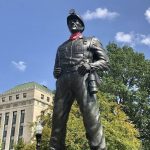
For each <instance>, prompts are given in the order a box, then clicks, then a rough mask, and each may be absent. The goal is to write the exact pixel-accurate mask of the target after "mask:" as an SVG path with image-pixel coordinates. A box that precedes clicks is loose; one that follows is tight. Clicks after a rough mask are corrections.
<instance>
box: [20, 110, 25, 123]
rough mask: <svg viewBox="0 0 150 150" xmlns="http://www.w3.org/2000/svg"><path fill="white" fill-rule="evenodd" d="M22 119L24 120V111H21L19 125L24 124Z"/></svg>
mask: <svg viewBox="0 0 150 150" xmlns="http://www.w3.org/2000/svg"><path fill="white" fill-rule="evenodd" d="M24 118H25V110H21V118H20V124H21V123H24Z"/></svg>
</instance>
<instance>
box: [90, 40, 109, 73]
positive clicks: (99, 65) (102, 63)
mask: <svg viewBox="0 0 150 150" xmlns="http://www.w3.org/2000/svg"><path fill="white" fill-rule="evenodd" d="M90 50H91V52H92V54H93V62H92V63H90V66H91V68H92V69H99V70H102V71H106V70H108V69H109V58H108V55H107V51H106V50H105V49H104V48H103V46H102V44H101V42H100V41H99V40H98V39H97V38H95V37H93V38H92V40H91V44H90Z"/></svg>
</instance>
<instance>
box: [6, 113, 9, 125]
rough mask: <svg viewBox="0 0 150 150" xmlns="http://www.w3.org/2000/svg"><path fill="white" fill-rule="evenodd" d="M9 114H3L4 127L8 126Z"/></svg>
mask: <svg viewBox="0 0 150 150" xmlns="http://www.w3.org/2000/svg"><path fill="white" fill-rule="evenodd" d="M8 121H9V113H5V125H8Z"/></svg>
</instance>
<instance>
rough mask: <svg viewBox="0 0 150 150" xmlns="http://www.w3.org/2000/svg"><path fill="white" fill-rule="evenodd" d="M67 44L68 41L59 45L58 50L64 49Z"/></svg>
mask: <svg viewBox="0 0 150 150" xmlns="http://www.w3.org/2000/svg"><path fill="white" fill-rule="evenodd" d="M68 42H69V40H66V41H65V42H63V43H62V44H61V45H59V47H58V49H61V48H62V47H65V46H66V44H67V43H68Z"/></svg>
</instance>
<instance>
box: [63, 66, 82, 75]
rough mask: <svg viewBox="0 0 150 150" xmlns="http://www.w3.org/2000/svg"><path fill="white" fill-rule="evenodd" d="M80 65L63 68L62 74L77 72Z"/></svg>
mask: <svg viewBox="0 0 150 150" xmlns="http://www.w3.org/2000/svg"><path fill="white" fill-rule="evenodd" d="M79 66H80V65H76V66H66V67H61V69H62V73H71V72H76V71H77V70H78V68H79Z"/></svg>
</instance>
